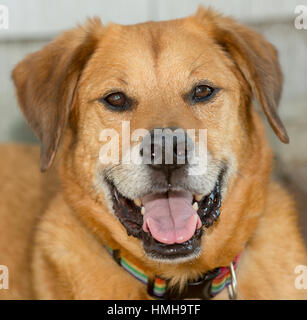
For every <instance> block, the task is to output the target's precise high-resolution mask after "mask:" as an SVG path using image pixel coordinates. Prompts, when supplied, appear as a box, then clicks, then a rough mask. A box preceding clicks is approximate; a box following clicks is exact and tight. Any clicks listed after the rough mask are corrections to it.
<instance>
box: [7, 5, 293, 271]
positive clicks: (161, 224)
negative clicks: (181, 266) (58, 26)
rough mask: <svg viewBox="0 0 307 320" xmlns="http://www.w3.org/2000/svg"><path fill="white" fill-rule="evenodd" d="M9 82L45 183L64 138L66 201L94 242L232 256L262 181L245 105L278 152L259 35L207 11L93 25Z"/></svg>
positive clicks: (272, 65) (265, 151)
mask: <svg viewBox="0 0 307 320" xmlns="http://www.w3.org/2000/svg"><path fill="white" fill-rule="evenodd" d="M13 79H14V82H15V84H16V87H17V95H18V98H19V103H20V106H21V109H22V111H23V113H24V115H25V117H26V119H27V120H28V122H29V124H30V126H31V127H32V128H33V130H34V131H35V133H36V134H37V136H38V137H39V139H40V141H41V168H42V170H46V169H48V168H49V167H50V165H51V164H52V162H53V160H54V157H55V154H56V151H57V149H58V147H59V143H60V140H61V139H62V140H63V144H62V146H63V148H62V149H63V150H62V153H61V155H62V159H63V166H62V167H63V168H64V169H63V170H62V176H63V183H64V187H66V192H67V194H68V199H69V198H74V201H75V202H74V206H76V208H77V207H78V205H77V204H76V203H77V200H78V201H79V205H80V206H81V204H82V201H83V200H84V202H83V206H84V207H86V209H85V211H86V213H84V216H86V217H87V220H88V221H91V222H90V223H92V225H95V228H96V230H99V225H103V226H104V230H107V232H106V233H107V234H108V235H111V238H113V240H115V241H117V242H119V243H120V244H121V245H122V246H124V247H126V248H128V249H129V250H130V251H133V252H134V253H135V254H137V255H139V256H142V255H143V258H144V257H147V256H149V257H150V258H151V259H153V260H159V261H164V262H170V261H171V262H180V261H181V262H182V261H185V260H191V259H197V258H199V257H200V252H201V248H203V250H204V252H206V253H207V254H208V255H210V254H213V252H214V251H215V255H216V253H217V252H218V250H222V251H220V252H224V254H225V255H226V256H227V254H226V252H231V253H230V255H231V254H232V255H233V254H234V253H238V252H236V251H238V250H240V249H242V246H243V244H244V241H245V240H246V239H247V238H248V235H249V234H250V232H251V231H250V230H251V229H252V226H253V225H254V223H255V221H256V217H257V216H258V215H259V214H260V212H261V208H262V207H261V206H262V196H263V194H264V193H265V186H266V183H267V177H268V175H269V171H270V169H269V167H270V152H269V148H268V147H267V145H266V142H265V139H266V138H265V135H264V133H263V131H264V130H263V126H262V122H261V120H260V118H259V116H258V114H257V112H256V111H255V110H254V108H253V106H252V100H253V99H255V100H257V101H258V102H259V104H260V106H261V107H262V109H263V111H264V114H265V115H266V118H267V120H268V121H269V123H270V125H271V127H272V128H273V130H274V131H275V133H276V135H277V136H278V137H279V138H280V140H282V141H283V142H288V137H287V134H286V131H285V129H284V127H283V125H282V122H281V120H280V118H279V117H278V114H277V106H278V103H279V99H280V95H281V88H282V75H281V71H280V66H279V63H278V59H277V53H276V50H275V49H274V47H273V46H272V45H271V44H270V43H268V42H267V41H266V40H265V39H264V38H263V37H262V36H261V35H259V34H257V33H256V32H254V31H251V30H249V29H247V28H245V27H243V26H241V25H239V24H237V23H236V22H235V21H233V20H232V19H230V18H225V17H222V16H220V15H218V14H216V13H214V12H212V11H209V10H204V9H199V10H198V12H197V13H196V15H195V16H192V17H188V18H186V19H180V20H174V21H167V22H149V23H144V24H138V25H132V26H121V25H114V24H111V25H109V26H106V27H104V26H103V25H102V24H101V23H100V21H99V20H98V19H94V20H91V21H89V22H88V24H87V25H86V26H84V27H79V28H77V29H74V30H71V31H68V32H66V33H64V34H63V35H61V36H60V37H59V38H57V39H56V40H55V41H54V42H52V43H51V44H49V45H47V46H46V47H45V48H43V49H42V50H41V51H39V52H36V53H34V54H31V55H30V56H28V57H27V58H26V59H25V60H24V61H22V62H21V63H20V64H18V65H17V67H16V68H15V70H14V71H13ZM204 129H206V131H204ZM108 136H111V140H108V139H107V137H108ZM108 159H109V160H110V159H111V160H114V159H115V160H118V161H115V162H114V161H113V162H112V161H111V162H110V161H109V160H108ZM68 181H69V183H68ZM73 185H78V188H79V189H77V187H76V188H74V187H73ZM77 190H82V192H80V193H78V191H77ZM80 197H81V198H80ZM82 197H84V199H83V198H82ZM78 198H79V199H78ZM85 198H89V199H91V200H93V203H94V200H95V209H92V208H94V204H92V205H84V203H85ZM86 203H87V204H89V203H90V202H86ZM105 206H106V207H107V208H108V210H106V207H105ZM99 207H101V208H103V209H104V210H101V212H100V211H99ZM220 207H221V208H222V215H221V216H220V217H219V214H220ZM243 207H244V210H243ZM97 208H98V209H97ZM77 211H78V210H77ZM93 221H94V222H93ZM215 221H217V222H216V223H215ZM126 231H127V233H128V235H130V236H131V237H130V238H129V237H128V235H126ZM234 239H236V240H234ZM238 239H239V240H238ZM234 241H236V242H234ZM229 243H230V244H229ZM234 243H238V245H237V246H235V245H234ZM228 244H229V247H230V246H231V248H232V249H233V250H228V251H227V250H226V248H227V245H228ZM234 247H235V248H234ZM144 252H145V253H146V255H145V256H144ZM146 259H147V258H146ZM215 263H216V262H213V261H212V262H211V263H209V264H211V265H212V266H214V264H215Z"/></svg>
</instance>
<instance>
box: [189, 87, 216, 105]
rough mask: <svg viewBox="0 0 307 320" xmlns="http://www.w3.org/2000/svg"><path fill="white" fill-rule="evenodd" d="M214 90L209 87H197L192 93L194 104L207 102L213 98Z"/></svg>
mask: <svg viewBox="0 0 307 320" xmlns="http://www.w3.org/2000/svg"><path fill="white" fill-rule="evenodd" d="M213 93H214V88H212V87H210V86H208V85H199V86H196V87H195V88H194V90H193V92H192V100H193V102H203V101H207V100H208V99H209V98H211V97H212V96H213Z"/></svg>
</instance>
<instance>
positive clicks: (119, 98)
mask: <svg viewBox="0 0 307 320" xmlns="http://www.w3.org/2000/svg"><path fill="white" fill-rule="evenodd" d="M98 101H99V102H102V103H104V105H105V106H107V107H108V108H109V109H112V110H116V111H123V110H127V109H129V107H130V102H129V99H128V98H127V96H126V95H125V94H124V93H123V92H114V93H110V94H109V95H107V96H106V97H103V98H100V99H99V100H98Z"/></svg>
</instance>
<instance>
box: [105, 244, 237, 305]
mask: <svg viewBox="0 0 307 320" xmlns="http://www.w3.org/2000/svg"><path fill="white" fill-rule="evenodd" d="M105 247H106V249H107V251H108V252H109V253H110V254H111V255H112V257H113V259H114V260H115V261H116V262H117V263H118V264H119V265H120V266H121V267H122V268H124V269H125V270H126V271H127V272H128V273H130V274H131V275H132V276H133V277H135V278H136V279H138V280H139V281H141V282H143V283H144V284H145V285H147V292H148V294H149V295H150V296H152V297H153V298H155V299H167V300H169V299H186V298H189V299H193V298H198V299H199V298H200V299H205V300H209V299H212V298H213V297H215V296H216V295H217V294H218V293H220V292H221V291H222V290H223V289H224V288H226V287H227V288H228V294H229V298H230V299H235V298H236V274H235V269H236V268H237V265H238V261H239V257H240V255H238V256H237V257H236V258H235V260H234V261H233V262H232V263H231V264H230V266H229V267H219V268H216V269H214V270H212V271H209V272H206V273H205V274H204V275H203V276H202V277H200V278H199V279H198V280H197V281H193V282H191V281H189V282H187V285H186V288H185V290H184V291H183V292H181V293H180V294H179V293H178V292H176V290H174V289H173V288H172V289H171V290H169V288H168V282H169V281H168V280H165V279H163V278H161V277H158V276H155V277H154V278H149V277H148V276H147V275H146V274H145V273H144V272H143V270H141V269H140V268H139V267H137V266H136V265H135V264H133V263H131V262H130V261H128V260H127V259H125V258H124V257H122V256H121V255H120V251H119V250H115V249H112V248H111V247H110V246H108V245H105Z"/></svg>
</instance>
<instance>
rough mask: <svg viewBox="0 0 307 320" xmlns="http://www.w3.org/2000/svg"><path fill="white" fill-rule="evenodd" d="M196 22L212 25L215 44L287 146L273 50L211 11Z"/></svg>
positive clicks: (278, 71)
mask: <svg viewBox="0 0 307 320" xmlns="http://www.w3.org/2000/svg"><path fill="white" fill-rule="evenodd" d="M196 18H197V19H199V20H201V21H204V19H206V20H207V21H208V20H209V21H210V22H211V23H210V24H211V26H212V30H211V31H212V33H213V37H214V39H215V41H216V42H217V43H218V44H219V45H220V46H221V47H222V48H223V49H224V50H225V52H227V54H228V55H229V56H230V57H231V59H232V60H233V62H234V63H235V65H236V67H237V68H238V70H239V71H240V73H241V75H242V76H243V79H245V81H246V82H247V84H248V85H249V86H250V88H251V91H252V94H253V96H254V97H255V98H256V99H257V100H258V101H259V103H260V105H261V107H262V109H263V111H264V113H265V115H266V117H267V119H268V121H269V123H270V125H271V127H272V129H273V130H274V132H275V134H276V135H277V136H278V138H279V139H280V140H281V141H282V142H284V143H289V137H288V135H287V132H286V129H285V127H284V125H283V123H282V122H281V120H280V118H279V115H278V113H277V108H278V104H279V101H280V97H281V91H282V83H283V76H282V72H281V68H280V64H279V62H278V54H277V51H276V49H275V48H274V46H273V45H271V44H270V43H269V42H268V41H267V40H265V38H264V37H263V36H261V35H260V34H259V33H257V32H255V31H252V30H250V29H248V28H246V27H244V26H242V25H240V24H238V23H237V22H235V21H234V20H233V19H231V18H228V17H223V16H221V15H219V14H216V13H214V12H213V11H211V10H205V9H203V8H199V9H198V11H197V13H196Z"/></svg>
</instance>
